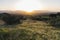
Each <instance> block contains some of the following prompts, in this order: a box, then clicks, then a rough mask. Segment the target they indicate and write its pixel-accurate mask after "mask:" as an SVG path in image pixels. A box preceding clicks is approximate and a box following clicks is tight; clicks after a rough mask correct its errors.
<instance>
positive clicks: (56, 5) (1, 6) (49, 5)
mask: <svg viewBox="0 0 60 40" xmlns="http://www.w3.org/2000/svg"><path fill="white" fill-rule="evenodd" d="M33 1H34V0H33ZM36 1H37V2H40V6H42V10H52V11H60V0H36ZM18 2H19V3H20V2H22V0H0V10H5V9H6V10H15V9H16V7H15V6H16V4H17V3H18Z"/></svg>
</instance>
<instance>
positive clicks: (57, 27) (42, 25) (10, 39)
mask: <svg viewBox="0 0 60 40" xmlns="http://www.w3.org/2000/svg"><path fill="white" fill-rule="evenodd" d="M5 17H6V16H5ZM16 17H17V16H16ZM3 18H4V17H2V19H3ZM6 18H7V17H6ZM17 18H18V17H17ZM35 18H36V19H37V20H36V19H34V18H33V19H31V17H30V16H29V17H27V19H24V20H23V19H22V20H21V21H22V23H18V22H16V21H15V20H16V18H15V19H9V18H7V20H8V21H6V20H5V19H4V21H6V22H7V23H18V24H15V25H14V24H13V25H8V24H4V25H0V40H60V16H57V18H55V17H54V18H51V19H49V16H42V17H41V18H42V19H41V18H40V17H35ZM39 19H40V20H39ZM48 19H49V20H48ZM11 20H12V21H11ZM10 21H11V22H10ZM18 21H19V20H18ZM0 24H3V23H2V20H0Z"/></svg>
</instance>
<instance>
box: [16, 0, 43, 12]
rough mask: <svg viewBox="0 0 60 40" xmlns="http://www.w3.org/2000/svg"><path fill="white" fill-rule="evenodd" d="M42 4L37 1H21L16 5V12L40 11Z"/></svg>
mask: <svg viewBox="0 0 60 40" xmlns="http://www.w3.org/2000/svg"><path fill="white" fill-rule="evenodd" d="M41 9H42V4H41V3H40V2H38V1H37V0H22V1H21V2H18V3H16V10H23V11H27V12H32V11H33V10H41Z"/></svg>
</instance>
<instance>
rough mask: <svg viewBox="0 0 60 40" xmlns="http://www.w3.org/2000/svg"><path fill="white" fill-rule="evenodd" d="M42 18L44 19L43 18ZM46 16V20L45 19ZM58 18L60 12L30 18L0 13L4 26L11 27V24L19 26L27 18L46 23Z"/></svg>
mask: <svg viewBox="0 0 60 40" xmlns="http://www.w3.org/2000/svg"><path fill="white" fill-rule="evenodd" d="M43 16H44V17H43ZM46 16H48V18H46ZM58 16H60V12H57V13H56V14H55V13H51V14H49V15H38V14H37V15H32V16H29V17H28V16H26V15H16V14H9V13H0V20H3V21H4V22H5V24H8V25H12V24H19V23H22V22H23V20H26V19H27V18H30V19H31V20H38V21H45V22H46V21H48V20H51V19H53V20H55V19H56V18H58Z"/></svg>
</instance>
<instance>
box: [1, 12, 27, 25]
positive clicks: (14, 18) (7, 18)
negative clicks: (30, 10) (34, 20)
mask: <svg viewBox="0 0 60 40" xmlns="http://www.w3.org/2000/svg"><path fill="white" fill-rule="evenodd" d="M25 19H26V17H25V16H24V15H16V14H8V13H0V20H3V21H4V22H5V23H6V24H8V25H12V24H18V23H22V20H25Z"/></svg>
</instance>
